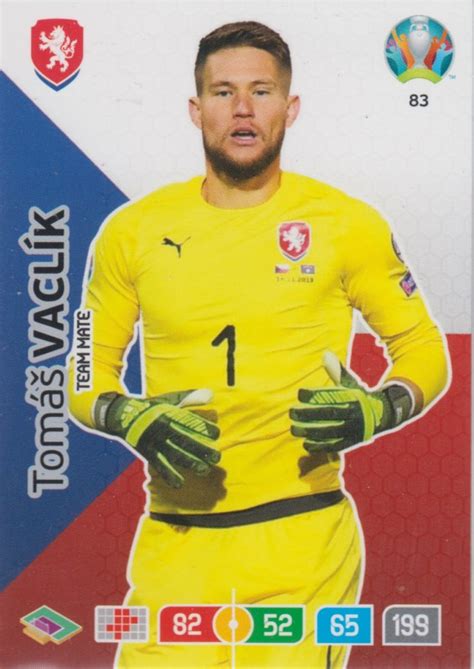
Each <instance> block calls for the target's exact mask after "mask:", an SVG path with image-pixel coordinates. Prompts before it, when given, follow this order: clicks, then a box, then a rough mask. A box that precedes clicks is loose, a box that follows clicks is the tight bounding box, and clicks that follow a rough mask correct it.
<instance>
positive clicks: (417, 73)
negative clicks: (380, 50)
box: [385, 16, 454, 84]
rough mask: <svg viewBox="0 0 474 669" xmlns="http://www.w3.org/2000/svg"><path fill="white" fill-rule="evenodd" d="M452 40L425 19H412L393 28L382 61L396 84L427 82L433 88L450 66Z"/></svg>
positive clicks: (432, 20)
mask: <svg viewBox="0 0 474 669" xmlns="http://www.w3.org/2000/svg"><path fill="white" fill-rule="evenodd" d="M453 54H454V48H453V40H452V39H451V35H450V34H449V33H448V31H447V30H446V28H445V27H444V26H443V25H441V23H438V21H435V20H434V19H432V18H430V17H428V16H411V17H410V18H408V19H404V20H403V21H400V23H398V24H397V25H396V26H395V27H394V28H392V30H391V32H390V35H389V36H388V38H387V41H386V43H385V57H386V59H387V63H388V64H389V66H390V69H391V70H392V72H393V73H394V75H395V76H396V77H397V79H398V81H401V82H402V83H405V82H407V81H410V79H428V80H429V81H432V82H433V83H434V84H437V83H438V81H441V79H442V78H443V77H444V75H445V74H446V72H447V71H448V69H449V66H450V65H451V63H452V60H453Z"/></svg>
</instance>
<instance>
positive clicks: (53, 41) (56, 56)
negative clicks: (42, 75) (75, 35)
mask: <svg viewBox="0 0 474 669" xmlns="http://www.w3.org/2000/svg"><path fill="white" fill-rule="evenodd" d="M40 42H41V44H40V45H39V48H40V50H41V51H46V49H49V51H50V53H51V54H52V56H51V58H50V59H49V63H48V64H47V65H46V67H47V69H48V70H52V69H53V67H55V65H56V63H58V64H59V69H60V70H61V72H65V71H66V70H67V69H68V67H69V63H68V60H70V59H71V58H73V56H74V52H75V49H76V43H77V39H75V40H73V41H72V42H71V39H70V37H68V36H67V35H66V33H65V32H64V28H63V27H62V26H55V27H54V28H53V30H52V31H51V32H50V33H49V36H48V37H47V36H46V33H45V32H44V31H43V32H42V33H41V34H40Z"/></svg>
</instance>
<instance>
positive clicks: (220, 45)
mask: <svg viewBox="0 0 474 669" xmlns="http://www.w3.org/2000/svg"><path fill="white" fill-rule="evenodd" d="M241 46H252V47H254V48H255V49H262V50H263V51H268V53H270V54H271V55H272V56H274V58H275V59H276V60H277V62H278V64H279V66H280V67H281V68H282V69H283V70H284V71H285V73H286V74H287V76H288V80H291V57H290V49H289V48H288V44H287V43H286V42H285V41H284V40H283V39H282V37H281V36H280V35H279V34H278V33H277V32H275V31H274V30H272V29H271V28H269V27H268V26H265V25H264V24H263V23H258V22H257V21H239V22H237V23H226V24H225V25H223V26H220V28H216V29H215V30H213V31H212V32H210V33H209V34H208V35H206V36H205V37H203V38H202V40H201V41H200V42H199V49H198V53H197V57H196V63H195V66H194V78H195V80H196V90H197V93H198V95H200V93H201V90H202V72H203V69H204V65H205V64H206V60H207V58H208V56H210V55H211V54H212V53H215V52H216V51H220V50H221V49H232V48H235V47H241Z"/></svg>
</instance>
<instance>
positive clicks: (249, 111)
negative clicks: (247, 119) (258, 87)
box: [234, 93, 254, 116]
mask: <svg viewBox="0 0 474 669" xmlns="http://www.w3.org/2000/svg"><path fill="white" fill-rule="evenodd" d="M234 100H235V103H234V104H235V106H234V115H235V116H253V113H254V112H253V101H252V96H251V95H250V94H249V93H237V94H236V95H235V98H234Z"/></svg>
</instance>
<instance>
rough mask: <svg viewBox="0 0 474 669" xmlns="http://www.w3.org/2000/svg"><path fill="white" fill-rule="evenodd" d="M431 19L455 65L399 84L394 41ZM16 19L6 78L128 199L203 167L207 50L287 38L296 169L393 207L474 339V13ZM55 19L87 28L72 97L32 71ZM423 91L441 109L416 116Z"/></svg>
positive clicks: (167, 13)
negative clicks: (47, 24)
mask: <svg viewBox="0 0 474 669" xmlns="http://www.w3.org/2000/svg"><path fill="white" fill-rule="evenodd" d="M420 12H423V13H425V14H426V15H428V16H431V17H433V18H434V19H436V20H437V21H439V22H440V23H442V24H443V25H444V26H445V27H446V28H447V29H448V30H449V32H450V34H451V36H452V38H453V42H454V48H455V55H454V62H453V64H452V66H451V68H450V70H449V73H448V74H447V75H446V77H445V78H444V79H443V80H442V81H441V82H439V83H438V84H432V83H431V82H430V81H426V80H422V79H415V80H412V81H409V82H407V83H406V84H401V83H399V82H398V81H397V80H396V78H395V77H394V76H393V75H392V73H391V71H390V70H389V67H388V65H387V63H386V62H385V58H384V45H385V40H386V39H387V36H388V34H389V32H390V30H391V29H392V27H393V26H394V25H396V24H397V23H398V22H399V21H400V20H402V19H403V18H406V17H408V16H411V15H412V14H413V13H420ZM3 14H4V21H5V23H6V25H8V26H9V29H8V31H5V32H6V38H5V44H4V49H3V54H4V64H3V68H4V70H5V72H6V74H7V75H8V76H10V77H11V78H12V79H13V80H14V81H15V82H16V83H17V85H19V86H20V88H21V89H22V90H23V91H24V92H25V93H26V94H27V95H28V96H29V97H30V98H31V99H32V100H33V102H34V103H35V104H36V105H38V106H39V107H40V109H42V110H43V111H44V112H45V113H46V114H47V115H48V116H49V117H50V118H51V119H52V120H53V121H54V122H55V123H56V124H57V125H58V126H59V127H60V128H61V129H62V130H63V131H64V132H65V133H66V134H67V135H68V136H69V137H70V138H71V139H72V140H73V141H74V142H75V143H76V144H77V145H78V146H79V147H80V148H81V149H82V150H83V151H84V152H85V153H86V154H87V155H88V157H89V158H91V159H92V160H93V161H94V162H95V163H96V165H98V166H99V167H100V169H101V170H102V171H103V172H105V174H106V175H107V176H108V177H109V178H110V179H112V181H113V182H114V183H115V184H116V185H117V186H118V187H119V188H121V189H122V190H123V191H124V192H125V193H126V195H127V196H128V197H129V198H136V197H137V196H139V195H143V194H145V193H146V192H149V191H151V190H153V189H154V188H156V187H157V186H159V185H162V184H165V183H167V182H170V181H178V180H183V179H186V178H189V177H190V176H192V175H194V174H196V173H199V172H202V170H203V159H202V149H201V143H200V142H201V140H200V136H199V133H198V132H197V131H196V129H195V128H194V126H192V124H191V123H190V121H189V118H188V113H187V98H188V97H189V96H190V95H192V94H193V90H194V89H193V86H194V83H193V76H192V71H193V63H194V58H195V53H196V48H197V44H198V41H199V39H200V38H201V37H202V36H203V35H204V34H206V33H207V32H209V31H210V30H212V29H213V28H215V27H217V26H218V25H220V24H222V23H225V22H229V21H234V20H244V19H255V20H259V21H262V22H264V23H267V24H268V25H270V26H271V27H272V28H274V29H276V30H277V31H279V32H281V34H282V35H283V37H284V38H285V39H286V40H287V41H288V43H289V45H290V48H291V51H292V58H293V66H294V82H293V90H294V92H298V93H300V94H301V96H302V102H303V106H302V112H301V116H300V118H299V119H298V122H297V123H296V125H295V126H294V127H293V128H292V129H291V130H290V131H288V133H287V140H286V145H285V150H284V162H283V165H284V167H285V168H286V169H289V170H292V171H296V172H301V173H305V174H307V175H309V176H312V177H315V178H317V179H320V180H322V181H326V182H328V183H331V184H332V185H334V186H336V187H339V188H342V189H343V190H345V191H347V192H349V193H350V194H352V195H354V196H356V197H359V198H361V199H364V200H366V201H368V202H369V203H370V204H372V205H373V206H375V207H376V208H377V209H379V210H380V211H381V212H382V213H383V214H384V216H385V217H386V218H387V219H388V220H389V221H390V223H391V225H392V227H393V229H394V231H395V234H396V237H397V239H398V242H399V245H400V246H401V248H402V250H403V253H404V256H405V259H406V260H407V261H408V263H409V264H410V266H411V269H412V272H413V274H414V276H415V277H416V279H417V281H418V283H419V284H420V286H421V287H422V289H423V291H424V293H425V294H426V296H427V298H428V302H429V304H430V306H431V310H432V312H433V314H434V316H435V317H436V318H437V319H438V320H439V321H440V323H441V325H442V327H443V328H444V330H445V331H446V332H458V333H459V332H467V331H469V330H470V286H471V278H470V248H471V244H470V221H471V191H470V187H471V186H470V182H471V120H470V106H471V91H470V80H471V62H470V19H469V15H470V3H467V2H464V1H462V0H456V1H453V0H450V2H443V1H441V2H433V1H431V2H428V1H426V0H423V1H422V2H421V3H420V2H418V3H412V2H404V1H397V2H379V1H375V0H373V1H369V2H367V1H365V2H355V1H345V2H321V1H319V0H316V1H314V2H309V1H306V0H299V1H297V2H294V3H293V4H292V5H291V7H290V5H289V3H287V2H279V1H274V2H272V1H266V2H260V1H255V2H239V1H235V2H210V1H205V2H204V1H202V0H195V1H191V0H187V1H183V0H174V1H173V2H171V1H158V2H145V1H143V2H142V1H135V2H130V1H124V2H117V3H113V4H112V3H107V2H89V1H88V0H84V1H83V2H61V3H54V2H6V3H4V10H3ZM52 16H64V17H70V18H76V19H77V20H78V21H79V23H80V24H81V25H82V26H83V27H84V30H85V41H84V60H83V63H82V66H81V71H80V74H79V76H78V77H77V78H76V79H75V81H74V82H73V83H72V84H70V85H69V86H67V87H65V88H64V89H62V90H60V91H54V90H52V89H51V88H49V87H47V86H46V85H45V84H44V83H43V82H42V81H41V80H40V79H39V78H38V77H37V76H36V75H35V72H34V69H33V65H32V62H31V59H30V44H29V40H30V27H31V26H32V25H34V24H35V23H36V21H37V19H38V18H42V17H52ZM414 93H416V94H418V95H421V94H426V95H428V99H429V104H428V105H427V106H426V107H420V106H418V107H412V106H410V104H409V98H410V95H411V94H414Z"/></svg>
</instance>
